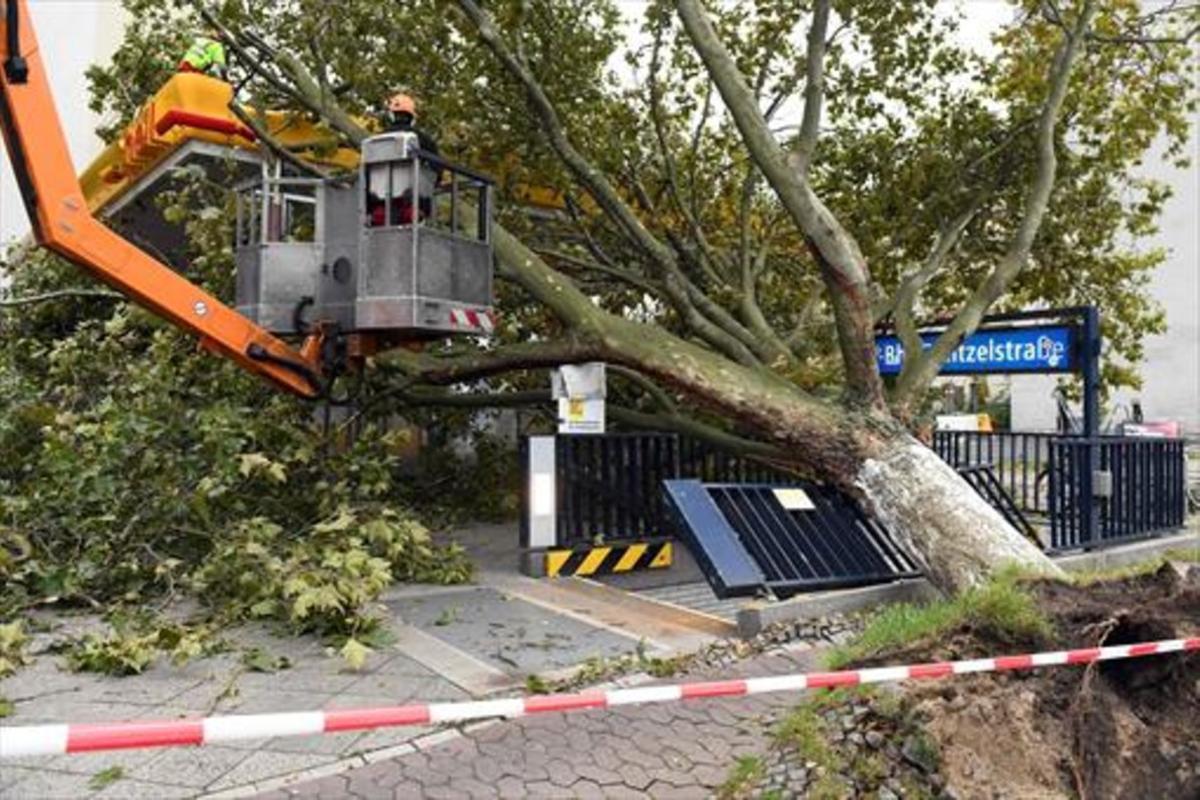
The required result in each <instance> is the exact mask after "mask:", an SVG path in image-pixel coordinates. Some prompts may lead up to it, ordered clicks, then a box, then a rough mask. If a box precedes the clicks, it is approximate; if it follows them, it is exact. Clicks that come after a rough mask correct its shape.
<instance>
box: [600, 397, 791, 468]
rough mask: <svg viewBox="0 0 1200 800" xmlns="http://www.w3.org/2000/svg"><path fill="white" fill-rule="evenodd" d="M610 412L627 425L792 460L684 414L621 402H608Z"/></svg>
mask: <svg viewBox="0 0 1200 800" xmlns="http://www.w3.org/2000/svg"><path fill="white" fill-rule="evenodd" d="M607 413H608V415H609V416H610V417H612V418H613V419H614V420H616V421H617V422H620V423H622V424H624V425H629V426H631V427H634V428H641V429H644V430H651V431H672V432H674V433H679V434H683V435H684V436H691V437H694V438H696V439H702V440H704V441H706V442H708V443H709V444H711V445H713V446H714V447H717V448H719V449H721V450H726V451H729V452H732V453H735V454H737V455H744V456H752V457H755V458H759V459H762V460H764V461H767V462H772V461H775V462H782V461H786V460H788V459H787V453H786V452H785V451H783V450H781V449H780V448H778V447H774V446H772V445H769V444H764V443H762V442H756V441H753V440H751V439H743V438H742V437H740V436H737V435H735V434H732V433H729V432H727V431H723V430H721V429H720V428H717V427H714V426H712V425H707V424H705V423H703V422H700V421H699V420H696V419H693V418H691V417H686V416H683V415H681V414H647V413H645V412H642V411H635V410H633V409H631V408H625V407H623V406H617V405H609V406H607Z"/></svg>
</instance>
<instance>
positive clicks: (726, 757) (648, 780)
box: [258, 650, 816, 800]
mask: <svg viewBox="0 0 1200 800" xmlns="http://www.w3.org/2000/svg"><path fill="white" fill-rule="evenodd" d="M814 652H815V651H812V650H793V651H777V652H774V653H770V654H766V655H762V656H758V657H756V658H753V659H750V660H747V661H745V662H741V663H740V664H738V665H737V666H736V667H734V668H732V669H728V668H727V669H726V670H724V671H723V672H722V675H721V676H722V677H729V676H731V675H737V676H741V677H751V676H756V675H774V674H782V673H788V672H798V671H807V670H812V669H814V668H816V658H815V657H814ZM704 677H718V675H717V674H716V672H715V671H714V672H712V673H710V674H708V675H706V674H705V673H704V672H698V673H692V674H690V675H688V676H687V680H696V679H703V678H704ZM796 700H797V697H796V696H795V695H787V694H770V695H759V696H756V697H746V698H726V699H720V700H692V701H686V702H677V703H670V704H657V705H645V706H629V707H623V708H616V709H606V710H598V711H583V712H574V713H569V714H548V715H540V716H536V717H527V718H524V719H519V720H512V721H506V722H498V723H494V724H491V725H488V726H486V727H481V728H478V729H475V730H470V731H467V732H465V733H464V734H463V735H462V736H461V737H458V738H456V739H453V740H451V741H448V742H445V743H443V744H440V745H438V746H436V747H433V748H431V749H429V750H426V751H417V752H412V753H409V754H406V755H403V756H400V757H397V758H395V759H391V760H387V761H381V762H379V763H375V764H370V765H368V766H365V767H361V768H358V769H354V770H351V771H349V772H345V773H342V774H340V775H332V776H328V777H324V778H319V779H316V780H312V781H309V782H307V783H297V784H295V785H291V786H288V787H286V788H283V789H277V790H274V791H271V792H267V793H264V794H261V795H259V796H258V797H259V798H260V800H284V799H285V798H346V797H349V798H371V800H374V799H375V798H455V799H456V800H457V799H458V798H477V797H478V798H484V797H487V798H494V797H502V798H509V797H511V798H520V797H580V798H585V797H621V798H624V797H653V798H671V797H680V798H695V797H705V796H709V795H711V794H713V791H714V790H715V789H716V788H717V787H719V786H720V785H721V784H722V783H723V782H724V781H725V779H726V777H727V776H728V774H729V769H730V767H732V766H733V765H734V763H735V762H736V760H737V758H738V757H739V756H746V755H755V754H762V753H764V752H765V751H766V750H767V748H768V745H769V742H768V741H767V737H766V734H767V731H768V728H769V726H768V724H764V723H769V721H770V720H772V719H774V718H775V717H777V716H778V715H779V714H780V713H781V712H783V711H785V710H786V709H788V708H789V707H791V706H792V705H794V704H795V702H796Z"/></svg>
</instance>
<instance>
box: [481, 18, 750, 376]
mask: <svg viewBox="0 0 1200 800" xmlns="http://www.w3.org/2000/svg"><path fill="white" fill-rule="evenodd" d="M458 5H459V7H460V8H461V9H462V10H463V12H464V13H465V14H466V15H467V17H468V19H470V20H471V22H472V23H473V24H474V25H475V27H476V29H477V30H478V32H479V36H480V38H481V39H482V40H483V42H484V44H486V45H487V46H488V48H489V49H490V50H491V51H492V53H493V54H494V55H495V56H496V58H497V59H499V61H500V63H501V64H502V65H503V66H504V67H505V69H507V70H508V72H509V73H510V74H511V75H512V76H513V77H514V78H515V79H516V80H517V81H518V82H520V84H521V85H522V86H523V87H524V88H525V93H526V96H527V97H528V99H529V102H530V104H531V105H532V106H533V109H534V111H535V112H536V113H537V115H538V117H539V119H540V120H541V122H542V126H543V128H544V130H545V134H546V137H547V139H548V140H549V142H550V146H551V147H552V148H553V149H554V151H555V152H556V153H557V154H558V156H559V158H560V159H561V160H562V162H563V163H564V164H565V165H566V166H567V168H568V169H569V170H570V171H571V173H572V174H573V175H574V176H575V177H576V179H577V180H578V181H579V182H580V183H581V184H582V185H583V186H584V187H585V188H586V189H587V190H588V192H589V193H590V194H591V195H592V197H593V198H594V199H595V200H596V202H597V203H598V204H599V206H600V207H601V208H602V209H603V210H604V212H605V213H606V214H607V215H608V216H609V217H610V218H611V219H613V220H614V221H615V222H616V223H617V226H618V228H619V229H620V230H621V231H622V232H623V233H624V234H625V236H626V237H627V238H629V240H630V241H631V242H633V244H634V245H636V246H637V247H639V248H640V249H641V250H643V251H645V252H646V254H647V255H648V256H649V257H650V261H651V263H652V264H654V265H655V266H656V267H657V269H658V271H659V273H660V275H659V278H660V280H661V282H662V286H663V290H664V292H665V294H666V296H667V298H668V300H669V301H670V302H671V304H672V306H674V308H675V310H676V312H677V313H678V314H679V315H680V317H681V319H682V320H683V322H684V324H686V325H688V326H689V327H690V328H692V329H693V330H694V331H695V332H696V334H697V335H698V336H699V337H700V338H701V339H702V340H704V341H705V342H707V343H708V344H709V345H711V346H712V347H713V348H715V349H716V350H718V351H719V352H722V353H724V354H725V355H727V356H729V357H730V358H732V359H734V360H736V361H738V362H739V363H741V364H745V365H747V366H753V365H755V364H758V363H761V361H760V358H759V356H758V355H757V354H756V353H755V352H754V347H755V345H756V344H757V342H756V341H755V338H754V337H753V336H751V335H750V333H749V332H748V331H744V330H743V331H741V332H738V331H736V329H734V330H730V329H729V328H728V327H726V326H723V325H718V324H716V323H714V322H713V321H712V319H711V318H707V317H705V315H703V314H701V313H700V312H699V311H698V310H697V308H696V304H695V302H694V299H693V298H692V297H689V291H688V288H687V284H688V283H690V281H688V279H687V277H686V276H685V275H684V274H683V273H682V272H681V270H680V269H679V265H678V263H677V262H676V260H675V257H674V255H673V254H672V252H671V249H670V247H668V246H667V245H666V244H664V243H663V242H661V241H659V240H658V239H657V238H655V236H654V235H653V234H651V233H650V231H649V230H647V229H646V227H645V226H644V225H643V224H642V222H641V220H640V219H638V216H637V214H636V213H634V211H633V209H632V208H630V207H629V205H628V204H627V203H626V202H625V200H624V199H622V198H621V196H620V194H619V193H618V192H617V190H616V188H615V187H614V186H613V185H612V184H611V183H610V182H609V180H608V178H606V177H605V176H604V174H603V173H602V172H600V170H598V169H596V167H595V166H594V165H592V164H591V162H590V161H588V159H587V158H586V157H584V155H583V154H582V153H580V152H579V151H578V150H577V149H576V148H575V146H574V145H573V144H572V143H571V141H570V139H568V137H567V135H566V131H565V128H564V126H563V124H562V121H561V120H560V119H559V117H558V112H557V111H556V110H555V108H554V104H553V103H552V102H551V101H550V98H549V97H548V96H547V95H546V92H545V90H544V89H543V88H542V86H541V84H540V83H539V82H538V80H537V78H535V77H534V75H533V73H531V72H530V71H529V69H528V67H526V66H525V65H524V64H522V63H521V62H520V61H519V60H518V59H517V57H516V56H515V55H514V54H513V53H512V51H511V50H509V48H508V46H507V45H505V43H504V41H503V40H502V39H501V37H500V32H499V31H498V30H497V28H496V26H495V24H494V22H493V21H492V18H491V15H490V14H488V13H487V12H485V11H484V10H483V9H481V8H480V7H479V4H478V3H476V2H475V0H458ZM739 333H740V334H741V335H739Z"/></svg>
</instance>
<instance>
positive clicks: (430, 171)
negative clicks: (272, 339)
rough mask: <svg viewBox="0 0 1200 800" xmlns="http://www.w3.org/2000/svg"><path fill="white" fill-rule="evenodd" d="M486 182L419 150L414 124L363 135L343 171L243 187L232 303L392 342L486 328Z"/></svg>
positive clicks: (277, 328)
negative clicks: (347, 173)
mask: <svg viewBox="0 0 1200 800" xmlns="http://www.w3.org/2000/svg"><path fill="white" fill-rule="evenodd" d="M491 189H492V185H491V182H490V181H489V180H488V179H487V178H486V177H484V176H482V175H479V174H476V173H474V172H471V171H470V170H467V169H465V168H463V167H459V166H456V165H454V164H451V163H450V162H448V161H444V160H442V159H440V158H438V157H436V156H434V155H432V154H430V153H426V152H423V151H421V150H420V148H419V146H418V139H417V136H416V135H415V134H412V133H388V134H382V135H379V136H375V137H372V138H370V139H368V140H367V141H366V142H364V143H363V148H362V160H361V164H360V168H359V172H358V175H357V177H356V178H354V179H351V180H340V181H339V180H319V179H306V178H288V177H281V176H278V175H276V176H275V177H269V176H267V175H264V176H263V178H261V179H260V180H257V181H255V182H253V183H250V184H245V185H243V186H241V187H239V191H238V197H237V231H236V237H237V239H236V243H235V259H236V262H237V307H238V311H239V312H240V313H241V314H243V315H245V316H246V317H248V318H249V319H251V320H253V321H254V322H256V323H258V324H259V325H262V326H263V327H265V328H267V329H268V330H270V331H271V332H272V333H276V334H301V333H305V332H307V330H308V329H309V328H310V327H311V326H312V325H314V324H315V323H316V322H318V321H320V322H325V323H332V324H334V325H335V326H336V328H337V329H338V331H339V332H342V333H370V334H377V335H382V336H383V337H384V338H385V339H386V340H389V341H393V340H414V339H416V340H419V339H423V338H435V337H439V336H444V335H446V334H451V333H482V334H486V333H490V332H491V331H492V329H493V327H494V314H493V312H492V241H491V223H492V216H491V215H492V210H491V202H492V198H491Z"/></svg>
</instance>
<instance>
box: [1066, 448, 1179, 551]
mask: <svg viewBox="0 0 1200 800" xmlns="http://www.w3.org/2000/svg"><path fill="white" fill-rule="evenodd" d="M1184 444H1185V443H1184V442H1183V440H1181V439H1141V438H1135V437H1123V438H1110V437H1104V438H1101V439H1091V440H1088V439H1083V438H1074V437H1073V438H1062V439H1060V440H1059V441H1057V442H1055V443H1054V444H1053V446H1052V447H1051V449H1050V460H1049V481H1048V489H1049V492H1048V493H1049V502H1050V542H1051V545H1050V546H1051V549H1052V550H1069V549H1076V548H1081V547H1082V548H1093V547H1099V546H1104V545H1107V544H1115V543H1117V542H1121V541H1126V540H1130V539H1142V538H1146V537H1149V536H1153V535H1155V534H1156V533H1158V532H1161V531H1163V530H1168V529H1170V528H1177V527H1179V526H1181V525H1183V523H1184V520H1185V517H1186V515H1187V459H1186V453H1185V450H1184ZM1089 447H1095V448H1096V449H1097V450H1098V452H1097V454H1096V457H1097V462H1096V469H1098V470H1099V471H1100V473H1101V474H1105V473H1107V474H1108V475H1109V476H1111V478H1110V479H1109V480H1108V481H1106V482H1108V483H1110V486H1108V487H1103V491H1096V492H1095V494H1098V495H1100V496H1098V497H1096V498H1095V499H1094V502H1095V504H1096V506H1097V508H1096V509H1095V511H1096V513H1097V515H1098V520H1097V525H1096V534H1095V536H1092V535H1090V534H1089V525H1088V514H1089V513H1090V512H1091V509H1090V508H1089V502H1088V498H1086V497H1084V496H1083V489H1084V486H1085V483H1084V480H1083V476H1084V475H1085V474H1086V471H1087V469H1088V461H1089V458H1090V455H1089ZM1098 488H1099V487H1098Z"/></svg>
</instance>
